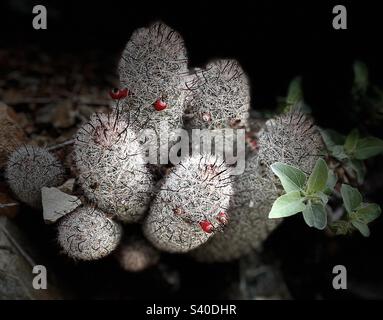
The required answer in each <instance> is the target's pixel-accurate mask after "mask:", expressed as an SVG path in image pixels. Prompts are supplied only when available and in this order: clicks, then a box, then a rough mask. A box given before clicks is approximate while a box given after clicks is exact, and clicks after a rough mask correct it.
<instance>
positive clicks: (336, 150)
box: [329, 146, 349, 161]
mask: <svg viewBox="0 0 383 320" xmlns="http://www.w3.org/2000/svg"><path fill="white" fill-rule="evenodd" d="M329 151H330V153H331V155H332V156H333V157H334V158H336V159H338V160H339V161H344V160H346V159H348V157H349V156H348V155H347V154H346V152H345V151H344V147H343V146H333V147H331V148H330V149H329Z"/></svg>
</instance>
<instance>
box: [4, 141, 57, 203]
mask: <svg viewBox="0 0 383 320" xmlns="http://www.w3.org/2000/svg"><path fill="white" fill-rule="evenodd" d="M5 175H6V177H7V181H8V184H9V186H10V188H11V190H12V191H13V193H14V194H15V195H16V196H17V198H18V199H20V200H21V201H22V202H24V203H26V204H28V205H30V206H31V207H34V208H41V188H43V187H54V186H58V185H60V183H62V180H63V175H64V168H63V167H62V165H61V163H60V162H59V160H58V159H56V158H55V157H54V156H53V155H52V154H50V153H49V152H48V151H47V150H45V149H43V148H40V147H36V146H32V145H28V146H22V147H20V148H18V149H16V150H15V151H14V152H13V153H12V154H11V155H10V157H9V160H8V163H7V167H6V172H5Z"/></svg>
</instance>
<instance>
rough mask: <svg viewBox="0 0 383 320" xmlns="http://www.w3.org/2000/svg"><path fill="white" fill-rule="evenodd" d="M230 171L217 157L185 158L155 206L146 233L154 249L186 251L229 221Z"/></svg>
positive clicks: (157, 198)
mask: <svg viewBox="0 0 383 320" xmlns="http://www.w3.org/2000/svg"><path fill="white" fill-rule="evenodd" d="M231 194H232V186H231V176H230V169H229V168H228V167H227V166H226V164H225V162H224V161H223V160H222V159H221V158H220V157H217V156H210V155H195V156H192V157H188V158H186V159H184V160H183V161H182V162H181V163H180V164H178V165H177V166H176V167H175V168H174V169H173V170H172V171H171V173H170V174H169V175H168V177H167V178H166V180H165V182H164V183H163V185H162V186H161V189H160V191H159V193H158V194H157V196H156V198H155V199H154V201H153V203H152V205H151V211H150V214H149V216H148V218H147V219H146V221H145V223H144V232H145V235H146V236H147V238H148V239H149V240H150V241H151V242H152V244H153V245H154V246H156V247H157V248H159V249H162V250H165V251H169V252H186V251H189V250H191V249H193V248H195V247H198V246H199V245H201V244H202V243H204V242H206V241H207V240H208V239H209V237H211V236H212V235H213V234H214V231H218V230H222V229H223V227H224V226H225V225H226V224H227V223H230V222H229V216H228V215H227V213H226V212H227V211H226V210H227V208H228V205H229V201H230V197H231Z"/></svg>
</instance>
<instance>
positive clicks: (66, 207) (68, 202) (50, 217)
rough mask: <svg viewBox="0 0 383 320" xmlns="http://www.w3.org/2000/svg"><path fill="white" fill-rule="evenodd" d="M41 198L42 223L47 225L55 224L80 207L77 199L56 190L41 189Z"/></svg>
mask: <svg viewBox="0 0 383 320" xmlns="http://www.w3.org/2000/svg"><path fill="white" fill-rule="evenodd" d="M41 198H42V203H43V216H44V221H45V223H47V224H49V223H54V222H56V221H57V220H58V219H60V218H62V217H64V216H65V215H66V214H68V213H71V212H72V211H74V210H75V209H76V208H77V207H79V206H80V205H81V201H80V199H79V198H77V197H76V196H72V195H69V194H67V193H65V192H62V191H60V190H59V189H57V188H46V187H43V188H42V189H41Z"/></svg>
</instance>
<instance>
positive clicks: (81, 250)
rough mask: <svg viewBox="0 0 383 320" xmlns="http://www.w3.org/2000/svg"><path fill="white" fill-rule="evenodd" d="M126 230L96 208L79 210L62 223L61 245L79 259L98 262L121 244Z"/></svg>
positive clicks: (70, 254) (66, 252)
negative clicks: (123, 232)
mask: <svg viewBox="0 0 383 320" xmlns="http://www.w3.org/2000/svg"><path fill="white" fill-rule="evenodd" d="M121 233H122V229H121V226H120V225H119V224H117V223H116V222H114V221H112V220H111V219H109V218H108V217H107V216H106V215H105V214H104V213H103V212H101V211H98V210H96V209H94V208H92V207H82V208H78V209H76V210H75V211H73V212H72V213H70V214H68V215H66V216H65V217H64V218H62V219H61V220H60V222H59V224H58V242H59V244H60V246H61V247H62V249H63V251H64V253H65V254H66V255H68V256H69V257H71V258H73V259H75V260H97V259H101V258H103V257H105V256H107V255H109V254H110V253H111V252H112V251H113V250H114V249H115V248H116V247H117V245H118V243H119V242H120V238H121Z"/></svg>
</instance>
